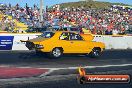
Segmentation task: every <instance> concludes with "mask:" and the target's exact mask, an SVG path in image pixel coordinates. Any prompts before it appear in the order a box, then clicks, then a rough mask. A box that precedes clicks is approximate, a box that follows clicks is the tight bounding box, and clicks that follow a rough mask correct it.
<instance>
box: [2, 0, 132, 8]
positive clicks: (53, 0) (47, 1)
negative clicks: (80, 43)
mask: <svg viewBox="0 0 132 88" xmlns="http://www.w3.org/2000/svg"><path fill="white" fill-rule="evenodd" d="M39 1H40V0H0V3H4V4H9V3H11V4H12V5H16V4H17V3H18V4H19V5H20V6H22V7H24V6H25V4H26V3H27V4H28V6H30V7H31V6H33V5H34V4H36V5H38V6H39V4H40V3H39ZM76 1H81V0H44V6H52V5H54V4H59V3H65V2H76ZM96 1H106V2H112V3H113V2H116V3H124V4H129V5H132V0H96Z"/></svg>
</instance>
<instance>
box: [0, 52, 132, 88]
mask: <svg viewBox="0 0 132 88" xmlns="http://www.w3.org/2000/svg"><path fill="white" fill-rule="evenodd" d="M0 66H8V67H35V68H49V69H50V68H51V69H55V68H56V69H55V70H54V71H53V72H51V73H49V74H47V75H46V76H45V75H42V76H38V77H30V78H13V79H0V88H132V83H129V84H85V85H80V84H78V83H77V80H76V78H77V75H78V71H77V69H76V68H77V67H79V66H85V67H86V72H87V73H88V74H129V75H130V76H131V75H132V50H116V51H115V50H111V51H105V52H104V53H103V54H102V56H101V57H100V58H94V59H93V58H89V57H85V56H79V55H65V56H63V57H62V58H59V59H48V58H47V57H45V56H44V55H39V56H38V55H35V53H34V52H25V51H24V52H23V51H22V52H18V51H15V52H9V51H8V52H6V51H4V52H0ZM101 66H102V67H101Z"/></svg>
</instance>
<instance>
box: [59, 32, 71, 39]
mask: <svg viewBox="0 0 132 88" xmlns="http://www.w3.org/2000/svg"><path fill="white" fill-rule="evenodd" d="M60 40H69V33H68V32H64V33H62V34H61V36H60Z"/></svg>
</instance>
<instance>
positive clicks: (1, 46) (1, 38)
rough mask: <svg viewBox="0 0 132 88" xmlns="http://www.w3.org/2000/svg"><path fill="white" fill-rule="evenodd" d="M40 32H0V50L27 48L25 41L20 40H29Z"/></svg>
mask: <svg viewBox="0 0 132 88" xmlns="http://www.w3.org/2000/svg"><path fill="white" fill-rule="evenodd" d="M38 35H40V34H13V33H11V34H10V33H2V34H0V50H28V48H27V47H26V46H25V42H21V41H20V40H25V41H26V40H29V39H33V38H36V37H37V36H38Z"/></svg>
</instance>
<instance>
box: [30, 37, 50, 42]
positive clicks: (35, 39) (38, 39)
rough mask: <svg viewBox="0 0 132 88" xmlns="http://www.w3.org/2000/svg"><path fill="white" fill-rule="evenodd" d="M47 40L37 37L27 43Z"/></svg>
mask: <svg viewBox="0 0 132 88" xmlns="http://www.w3.org/2000/svg"><path fill="white" fill-rule="evenodd" d="M47 39H49V38H44V37H37V38H33V39H30V40H29V41H30V42H42V41H44V40H47Z"/></svg>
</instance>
